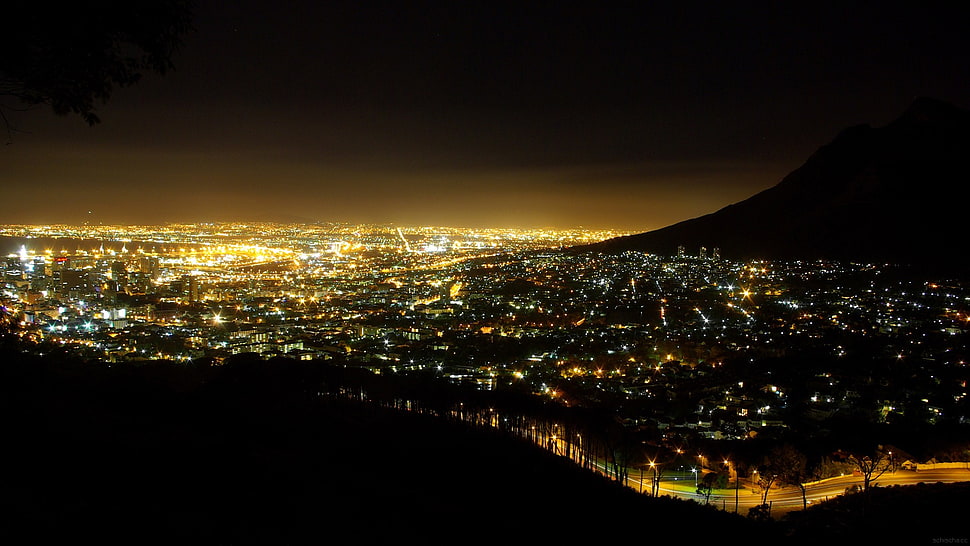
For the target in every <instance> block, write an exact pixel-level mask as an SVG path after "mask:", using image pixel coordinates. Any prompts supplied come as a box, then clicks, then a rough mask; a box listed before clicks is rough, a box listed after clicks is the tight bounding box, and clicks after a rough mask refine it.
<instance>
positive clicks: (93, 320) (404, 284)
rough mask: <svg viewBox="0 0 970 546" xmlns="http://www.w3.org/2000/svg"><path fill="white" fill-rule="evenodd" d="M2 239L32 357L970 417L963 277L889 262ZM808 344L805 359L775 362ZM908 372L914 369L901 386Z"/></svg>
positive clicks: (640, 402)
mask: <svg viewBox="0 0 970 546" xmlns="http://www.w3.org/2000/svg"><path fill="white" fill-rule="evenodd" d="M0 233H2V235H3V236H4V237H5V239H4V240H5V241H7V242H8V246H12V247H13V248H16V251H14V252H11V253H9V254H8V255H7V256H6V258H5V262H4V285H3V309H4V313H5V319H6V320H9V321H10V322H11V323H14V324H16V325H18V331H19V335H20V336H21V337H22V338H23V339H24V340H28V341H30V342H32V343H33V344H34V345H33V346H34V347H35V350H36V351H44V350H49V349H50V347H52V346H53V347H62V348H69V349H70V350H71V351H74V352H76V353H77V354H81V355H84V356H86V357H89V358H95V359H100V360H105V361H108V362H128V361H144V360H156V359H161V360H171V361H176V362H190V361H194V360H199V359H205V360H207V361H211V362H212V363H214V364H215V365H218V364H220V363H221V362H223V361H224V360H225V359H226V358H228V357H230V356H232V355H239V354H256V355H259V356H261V357H262V358H264V359H266V358H271V357H274V356H286V357H290V358H295V359H301V360H332V359H334V358H337V359H339V361H340V362H341V363H345V364H346V365H350V366H354V367H359V368H363V369H367V370H370V371H372V372H374V373H376V374H388V373H406V372H407V371H409V370H411V371H417V370H436V371H437V372H438V373H440V375H441V376H442V377H444V378H447V379H448V380H450V381H453V382H459V383H468V384H471V385H475V386H477V388H480V389H485V390H489V389H494V388H495V387H496V386H497V385H500V384H511V383H513V382H518V383H520V384H523V385H528V389H529V390H530V391H531V392H533V393H535V394H537V395H539V396H543V397H549V398H552V399H559V400H560V401H562V402H564V403H565V404H567V405H568V404H574V405H589V404H605V405H608V406H610V407H616V408H617V409H618V411H620V412H621V417H622V418H623V419H627V420H630V421H631V422H633V421H635V422H637V423H641V424H644V425H649V426H650V427H653V428H656V429H659V430H662V431H665V434H670V435H685V436H689V437H704V438H710V439H740V438H744V437H746V436H748V435H750V434H752V431H754V432H763V433H766V434H770V433H771V431H772V430H776V429H784V428H785V427H788V426H790V425H791V423H789V422H788V420H790V419H792V418H793V416H797V418H798V419H799V421H802V420H804V419H805V418H806V417H811V418H810V419H808V420H809V421H810V422H813V423H817V424H818V425H819V426H821V424H823V423H825V421H826V418H827V417H828V416H831V415H834V414H836V413H838V412H839V411H840V410H841V411H846V410H848V409H851V410H853V411H862V412H865V413H866V414H867V415H871V416H872V417H873V418H874V419H875V421H876V422H896V421H899V420H903V419H905V420H909V421H911V420H914V419H915V420H916V421H917V422H925V423H927V424H932V423H935V422H937V421H941V420H946V421H948V422H956V423H965V422H966V421H967V418H968V416H970V412H968V405H967V399H966V389H967V385H966V378H965V374H966V370H967V363H966V358H967V334H968V328H970V315H968V309H970V292H968V290H967V286H966V285H965V284H964V283H962V282H957V281H946V280H940V279H922V280H914V279H912V278H904V277H901V276H899V275H896V274H895V272H894V268H892V267H891V266H885V265H877V264H840V263H827V262H770V261H749V262H737V261H732V260H731V259H730V256H720V255H719V251H718V249H704V248H700V249H696V251H693V252H691V251H689V250H687V249H683V248H682V249H681V250H680V253H678V255H674V256H656V255H649V254H643V253H638V252H627V253H624V254H620V255H602V254H586V253H578V252H570V251H568V249H569V248H571V247H574V246H577V245H582V244H586V243H589V242H593V241H598V240H602V239H605V238H608V237H615V236H617V235H620V233H615V232H602V231H595V232H586V231H582V230H571V231H556V230H546V231H542V230H531V231H518V230H466V229H451V228H440V227H421V228H404V227H399V226H374V225H280V224H263V225H259V224H201V225H169V226H161V227H152V226H145V227H111V226H105V227H101V226H98V227H93V226H6V227H4V228H3V229H2V232H0ZM799 355H800V356H801V357H802V358H803V359H808V358H809V357H810V358H811V359H812V360H811V361H810V362H809V363H805V364H804V366H805V367H804V368H799V369H797V370H789V371H788V372H786V371H785V370H777V369H772V367H771V366H772V365H771V364H770V362H772V359H779V358H782V357H787V358H797V357H798V356H799ZM850 361H851V362H868V363H867V364H866V367H867V368H866V369H867V370H868V373H869V374H870V375H866V376H864V377H861V376H860V375H859V374H858V373H857V370H847V369H845V368H844V367H843V366H842V365H841V364H840V362H850ZM738 362H748V363H749V366H747V368H738V364H737V363H738ZM726 363H727V364H730V365H728V366H727V367H728V368H729V371H723V372H721V371H720V370H722V369H723V368H724V367H725V366H726ZM907 370H908V371H912V372H914V373H915V372H917V371H918V373H916V375H915V376H914V377H913V378H910V379H906V380H903V379H902V378H904V377H905V374H906V373H908V372H907ZM873 373H875V374H878V375H879V377H873V376H872V375H871V374H873ZM872 381H881V382H883V386H884V387H886V388H885V389H884V392H880V393H878V395H876V393H874V392H873V391H872V389H871V388H869V387H868V385H869V384H870V383H871V382H872ZM700 384H703V385H705V387H704V388H703V389H699V388H696V386H697V385H700ZM688 393H689V394H688ZM674 402H676V403H674ZM794 408H797V411H796V410H795V409H794ZM800 426H805V424H804V423H801V422H800Z"/></svg>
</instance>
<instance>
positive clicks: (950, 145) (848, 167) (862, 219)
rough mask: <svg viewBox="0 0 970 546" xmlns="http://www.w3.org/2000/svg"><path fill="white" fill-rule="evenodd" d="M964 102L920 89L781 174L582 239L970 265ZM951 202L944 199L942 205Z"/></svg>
mask: <svg viewBox="0 0 970 546" xmlns="http://www.w3.org/2000/svg"><path fill="white" fill-rule="evenodd" d="M967 157H970V112H968V111H967V110H963V109H960V108H958V107H956V106H954V105H952V104H949V103H946V102H944V101H940V100H936V99H931V98H925V97H920V98H918V99H916V100H915V101H914V102H913V103H912V104H911V105H910V107H909V108H908V109H907V110H906V111H905V112H904V113H903V114H902V115H901V116H900V117H899V118H897V119H896V120H895V121H894V122H892V123H890V124H889V125H887V126H885V127H880V128H873V127H870V126H868V125H857V126H855V127H849V128H847V129H845V130H843V131H841V132H840V133H839V134H838V135H837V136H836V137H835V138H834V139H833V140H832V141H831V142H830V143H828V144H826V145H824V146H821V147H820V148H819V149H818V150H817V151H816V152H815V153H814V154H812V155H811V156H810V157H809V158H808V159H807V160H806V161H805V163H804V164H803V165H802V166H801V167H799V168H798V169H796V170H794V171H792V172H791V173H789V174H788V175H787V176H785V177H784V178H783V179H782V180H781V181H780V182H779V183H778V184H776V185H775V186H773V187H771V188H768V189H766V190H764V191H762V192H760V193H758V194H756V195H754V196H752V197H750V198H748V199H746V200H744V201H741V202H739V203H735V204H733V205H729V206H727V207H724V208H723V209H721V210H719V211H717V212H714V213H711V214H708V215H706V216H701V217H699V218H694V219H691V220H686V221H683V222H680V223H678V224H674V225H672V226H668V227H666V228H663V229H659V230H656V231H651V232H647V233H642V234H639V235H633V236H629V237H622V238H618V239H611V240H609V241H604V242H603V243H599V244H596V245H590V246H589V247H585V248H587V249H590V250H600V251H605V252H622V251H624V250H640V251H644V252H650V253H657V254H667V255H670V254H673V253H674V252H675V249H676V248H677V247H679V246H684V247H687V248H699V247H702V246H704V247H707V248H719V249H720V250H721V255H722V256H724V257H734V258H745V259H747V258H766V259H804V260H815V259H836V260H846V261H877V262H890V263H898V264H913V265H916V264H919V265H924V266H934V267H935V266H942V267H952V266H956V267H960V268H970V243H968V241H967V240H966V238H964V237H963V236H962V234H963V232H964V226H963V225H961V220H960V218H961V217H960V214H959V211H958V210H957V209H955V208H953V207H952V204H953V203H957V202H959V199H960V196H961V195H962V189H963V188H962V186H963V185H964V184H965V181H966V180H967V178H968V176H970V164H968V163H967V161H966V158H967ZM948 206H950V208H949V209H947V207H948Z"/></svg>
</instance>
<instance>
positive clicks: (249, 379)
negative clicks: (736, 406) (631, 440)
mask: <svg viewBox="0 0 970 546" xmlns="http://www.w3.org/2000/svg"><path fill="white" fill-rule="evenodd" d="M275 365H277V366H279V369H278V370H275V371H274V370H269V371H268V372H267V369H266V368H261V369H259V370H256V369H249V370H246V369H239V368H237V369H236V370H228V369H217V368H207V369H206V368H193V367H185V366H182V365H172V364H166V363H155V364H152V363H148V364H143V365H140V366H133V365H126V366H114V367H112V368H110V369H108V368H103V367H101V366H100V365H95V364H85V363H77V362H71V361H68V360H63V361H62V360H58V359H33V358H26V357H21V356H18V355H15V354H12V353H10V352H6V353H5V354H4V355H3V360H2V367H3V369H2V381H3V382H2V385H3V387H2V388H3V407H2V408H0V409H2V411H3V430H4V444H5V446H6V447H5V448H4V451H5V452H6V453H5V455H6V457H5V458H6V460H7V463H5V464H6V466H5V469H4V480H3V486H2V487H3V496H2V498H3V506H2V508H0V510H2V512H3V514H4V517H5V518H6V519H7V521H8V522H9V525H4V527H3V532H4V533H7V534H8V535H10V536H15V537H24V536H27V537H30V542H31V543H53V542H55V541H61V540H69V541H71V542H72V543H74V542H88V541H89V540H93V541H97V542H98V543H104V542H109V543H116V542H124V543H130V544H143V543H146V542H147V543H167V544H178V543H205V544H242V543H260V544H291V543H305V542H315V543H328V542H332V543H353V544H454V543H463V542H468V543H483V541H486V540H515V541H521V540H523V539H543V540H549V541H551V542H553V543H554V542H561V541H562V540H567V539H573V538H576V537H579V536H585V537H598V538H599V539H603V540H608V541H613V540H617V539H621V540H622V539H630V538H633V539H635V538H636V537H638V536H642V533H644V532H646V530H647V529H650V528H656V527H658V526H661V525H670V524H674V525H677V526H693V525H700V526H702V527H704V528H710V529H718V530H719V532H725V533H728V534H734V533H749V532H752V528H753V524H752V523H751V522H748V521H746V520H744V519H741V518H739V517H736V516H733V515H732V514H726V513H723V512H719V511H717V510H715V509H713V508H710V507H703V506H700V505H698V504H695V503H691V502H687V501H675V500H672V499H650V498H647V497H644V496H642V495H638V494H636V493H635V492H633V491H632V490H629V489H626V488H623V487H620V486H618V485H617V484H615V483H613V482H609V481H607V480H605V479H603V478H601V477H599V476H597V475H594V474H592V473H590V472H588V471H584V470H582V469H580V468H578V467H575V466H574V465H573V464H572V463H570V462H568V461H567V460H565V459H563V458H560V457H556V456H553V455H552V454H550V453H547V452H545V451H543V450H539V449H536V448H534V447H532V446H529V445H526V444H523V443H520V442H519V441H516V440H513V439H511V438H507V437H502V436H498V435H493V434H488V433H485V432H483V431H481V430H471V429H469V428H466V427H464V426H461V425H459V424H457V423H447V422H442V421H440V420H434V419H431V418H423V417H421V416H418V415H413V414H403V413H389V412H387V411H382V410H377V409H373V408H371V409H367V408H364V407H361V406H359V405H356V404H352V403H348V402H328V403H321V402H320V401H319V399H317V400H315V399H314V396H313V395H312V391H313V389H312V385H310V384H309V383H308V382H307V381H306V379H307V378H308V377H310V376H309V375H307V374H305V373H304V372H305V371H306V370H305V369H304V370H300V369H298V368H297V367H291V366H286V365H282V364H281V363H279V362H277V363H275ZM294 366H296V365H294ZM223 368H225V367H223ZM317 398H319V397H317ZM759 528H760V527H759ZM5 538H7V539H9V536H8V537H5ZM18 540H20V539H19V538H18ZM5 542H7V543H12V542H9V540H5ZM565 543H572V542H571V541H569V540H567V542H565Z"/></svg>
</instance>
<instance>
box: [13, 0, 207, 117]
mask: <svg viewBox="0 0 970 546" xmlns="http://www.w3.org/2000/svg"><path fill="white" fill-rule="evenodd" d="M191 17H192V0H144V1H138V2H125V1H117V0H95V1H93V2H57V3H54V2H44V1H40V2H36V1H31V2H28V1H25V0H15V1H14V2H12V3H7V4H6V5H5V7H4V20H5V25H4V27H5V28H4V32H3V33H2V34H0V96H7V97H13V98H14V99H17V100H18V101H20V103H22V104H24V105H27V106H34V105H39V104H46V105H49V106H50V107H51V109H52V110H53V111H54V112H55V113H56V114H58V115H68V114H72V113H73V114H77V115H79V116H81V118H82V119H83V120H84V121H85V122H87V123H88V124H89V125H95V124H97V123H99V122H100V118H99V117H98V116H97V114H95V110H96V107H97V105H98V104H99V103H105V102H107V101H108V99H109V98H110V97H111V94H112V92H113V90H114V88H115V87H116V86H118V87H126V86H129V85H133V84H135V83H137V82H138V81H139V80H140V79H141V78H142V76H143V75H144V74H145V73H147V72H154V73H157V74H165V73H166V72H167V71H169V70H171V69H172V68H174V65H173V63H172V56H173V55H174V54H175V52H176V51H177V50H178V48H179V47H180V46H181V44H182V37H183V36H184V35H185V34H186V33H187V32H188V31H189V30H190V21H191ZM0 116H3V112H2V110H0ZM3 121H4V123H5V125H7V127H8V131H9V130H10V125H9V123H8V122H7V121H8V120H7V118H6V116H3Z"/></svg>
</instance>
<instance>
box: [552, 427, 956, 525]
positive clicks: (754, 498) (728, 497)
mask: <svg viewBox="0 0 970 546" xmlns="http://www.w3.org/2000/svg"><path fill="white" fill-rule="evenodd" d="M544 442H546V444H545V445H546V446H547V447H548V448H550V449H551V450H552V451H553V452H555V453H559V454H562V453H565V452H566V447H565V445H564V444H565V442H563V440H562V439H560V438H553V439H551V441H550V439H546V440H544ZM594 467H595V468H596V470H597V471H598V472H600V473H601V474H604V475H606V474H608V471H607V469H606V465H605V463H604V462H603V461H596V462H595V464H594ZM665 474H666V475H664V476H663V477H662V479H661V482H660V495H670V496H673V497H679V498H683V499H693V500H695V501H697V502H700V503H704V502H705V499H704V497H703V496H701V495H698V494H697V491H696V486H695V480H694V478H693V477H692V475H691V474H690V473H689V472H684V471H683V470H679V471H678V472H676V473H675V472H666V473H665ZM652 475H653V474H652V471H651V470H650V469H644V471H643V474H642V477H643V478H642V479H643V481H642V483H641V474H640V469H630V471H629V476H628V477H627V479H626V485H627V487H630V488H631V489H633V490H635V491H642V492H643V493H644V494H649V493H650V486H651V477H652ZM965 481H970V463H967V464H966V465H965V466H964V468H952V469H937V470H921V471H919V472H916V471H913V470H897V471H896V472H893V473H889V472H887V473H885V474H883V475H882V476H880V477H879V478H878V479H875V480H873V481H872V484H873V486H878V487H891V486H894V485H916V484H918V483H937V482H942V483H955V482H965ZM862 483H863V480H862V477H861V476H851V475H849V476H840V477H835V478H828V479H825V480H821V481H818V482H813V483H810V484H807V485H806V488H805V489H806V491H805V500H806V501H807V502H808V504H809V505H812V504H816V503H819V502H824V501H826V500H828V499H831V498H833V497H837V496H839V495H842V494H844V493H845V490H846V489H847V488H849V487H851V486H853V485H857V486H859V487H860V488H861V487H862ZM708 502H709V504H712V505H714V506H717V507H719V508H722V509H724V510H727V511H734V509H735V506H737V511H738V512H739V513H741V514H746V513H747V512H748V510H749V509H751V508H753V507H755V506H757V505H759V504H761V490H760V488H759V487H758V486H757V484H755V483H752V482H748V481H747V480H742V482H741V485H740V487H739V488H738V489H737V490H735V489H733V488H730V489H718V490H715V491H714V493H713V494H712V495H711V497H710V499H709V500H708ZM768 502H769V504H770V505H771V514H772V516H781V515H783V514H785V513H787V512H790V511H792V510H801V509H802V506H803V505H802V492H801V490H800V489H799V488H798V487H795V486H785V487H779V486H773V487H772V488H771V491H769V493H768Z"/></svg>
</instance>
